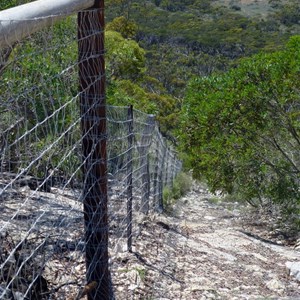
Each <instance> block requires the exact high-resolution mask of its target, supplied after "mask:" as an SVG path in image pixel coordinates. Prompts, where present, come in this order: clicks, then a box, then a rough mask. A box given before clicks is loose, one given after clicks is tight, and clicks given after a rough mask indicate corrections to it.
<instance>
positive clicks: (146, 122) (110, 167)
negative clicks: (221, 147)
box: [0, 14, 181, 300]
mask: <svg viewBox="0 0 300 300" xmlns="http://www.w3.org/2000/svg"><path fill="white" fill-rule="evenodd" d="M90 18H91V19H90V22H91V23H93V22H94V23H95V22H97V18H96V19H94V18H93V16H92V14H91V17H90ZM94 25H95V28H96V27H99V24H94ZM0 26H1V20H0ZM98 33H99V32H98ZM90 34H91V35H93V34H97V32H91V33H90ZM77 43H78V37H77V32H76V18H75V17H74V16H71V17H66V18H65V19H64V20H63V21H60V22H59V23H58V24H56V25H53V26H51V27H50V28H48V29H46V30H42V31H39V32H38V33H36V34H34V35H31V36H29V37H28V38H26V39H25V40H22V41H18V42H16V43H14V44H13V45H9V46H7V47H6V48H4V49H1V50H0V77H1V81H0V211H1V215H0V298H1V299H39V300H42V299H81V298H83V297H84V296H85V295H86V294H88V291H89V290H90V289H93V288H95V286H94V284H95V283H94V282H93V281H92V280H91V278H88V276H87V275H86V274H89V273H88V272H87V267H86V266H87V263H86V259H85V258H86V251H87V249H86V245H87V243H88V241H87V239H86V236H87V230H93V231H97V230H100V229H101V228H100V229H99V228H91V229H89V228H88V227H90V224H88V226H87V225H86V224H85V217H86V211H85V210H84V199H85V198H86V194H88V193H90V191H91V190H92V189H93V187H94V186H96V185H98V184H99V181H101V180H102V179H101V178H98V177H97V174H92V175H93V176H94V177H92V178H94V181H91V180H90V178H91V177H89V182H86V178H87V177H86V174H85V172H90V170H85V163H86V160H88V159H90V156H89V153H88V154H87V155H83V150H82V148H83V144H84V139H85V138H86V137H87V136H89V137H91V136H93V134H94V133H95V131H94V128H95V127H97V126H99V120H98V119H97V118H96V117H94V118H93V116H92V113H93V112H94V110H96V109H98V106H99V103H98V102H97V101H89V102H88V105H89V107H88V108H86V107H82V106H83V104H82V103H81V105H79V102H80V98H82V94H83V93H84V92H85V91H83V92H82V91H80V92H79V91H78V82H79V78H78V69H79V65H80V64H82V63H83V62H82V61H78V60H77V55H78V48H77ZM86 50H87V54H86V55H87V56H88V55H93V53H92V51H91V50H92V49H86ZM88 53H90V54H88ZM99 55H103V53H100V54H99ZM87 56H83V57H84V58H83V59H84V60H88V59H89V57H87ZM94 80H95V82H96V83H97V82H98V81H100V80H101V78H95V79H94ZM90 100H91V99H90ZM92 100H94V99H92ZM91 112H92V113H91ZM106 116H107V124H106V126H107V180H108V190H107V197H108V227H109V244H108V249H107V251H108V252H109V253H116V252H118V251H120V249H122V250H124V249H126V250H128V251H132V247H134V241H135V237H136V236H137V235H138V226H137V224H138V220H139V218H140V216H141V215H145V214H151V213H153V212H156V211H160V212H162V211H163V209H164V207H163V201H162V193H163V187H164V186H166V185H169V186H171V185H172V181H173V180H174V178H175V176H176V174H177V173H178V172H179V171H180V169H181V163H180V161H179V160H177V158H176V155H175V153H174V151H172V149H171V148H170V147H169V146H168V145H167V143H166V141H165V140H164V138H163V136H162V134H161V133H160V131H159V129H158V124H157V122H156V121H155V116H153V115H147V114H145V113H143V112H141V111H137V110H135V109H133V108H132V107H116V106H106ZM84 118H89V119H88V122H90V128H89V130H86V131H84V130H83V131H82V126H83V125H82V124H83V121H82V120H83V119H84ZM85 120H86V119H85ZM105 138H106V136H96V137H94V141H95V142H94V144H92V145H90V151H91V152H93V153H95V151H96V150H95V149H97V147H98V146H99V143H101V141H102V140H103V139H105ZM98 162H99V161H98ZM95 163H97V162H95ZM100 163H103V162H102V161H100ZM104 163H105V162H104ZM91 169H92V165H91ZM83 170H84V171H83ZM98 213H99V214H100V213H101V212H100V211H99V210H98V207H97V206H96V209H95V218H97V216H96V215H97V214H98ZM101 243H104V244H105V242H104V241H98V245H95V248H96V249H95V251H96V252H97V251H105V249H104V250H103V249H102V246H103V245H102V244H101ZM104 247H106V246H105V245H104ZM99 255H100V256H101V253H100V254H99V253H98V254H97V258H99ZM111 256H113V255H111ZM89 267H91V265H89ZM101 276H102V277H103V280H107V278H104V276H105V274H102V275H101V274H100V277H101ZM102 277H101V278H102ZM111 285H112V293H113V290H114V282H111ZM112 297H113V296H112ZM103 299H105V298H103Z"/></svg>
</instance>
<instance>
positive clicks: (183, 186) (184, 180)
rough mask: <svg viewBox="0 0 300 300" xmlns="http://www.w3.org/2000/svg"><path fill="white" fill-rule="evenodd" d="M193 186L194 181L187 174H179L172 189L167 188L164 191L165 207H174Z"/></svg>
mask: <svg viewBox="0 0 300 300" xmlns="http://www.w3.org/2000/svg"><path fill="white" fill-rule="evenodd" d="M191 186H192V179H191V177H190V176H189V175H187V174H186V173H179V174H178V175H177V176H176V177H175V179H174V181H173V185H172V187H165V188H164V190H163V202H164V206H165V207H168V206H170V205H172V204H173V203H174V202H175V201H176V200H178V199H179V198H181V197H182V196H184V195H185V194H187V193H188V192H189V191H190V189H191Z"/></svg>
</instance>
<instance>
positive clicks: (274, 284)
mask: <svg viewBox="0 0 300 300" xmlns="http://www.w3.org/2000/svg"><path fill="white" fill-rule="evenodd" d="M266 287H267V288H268V289H269V290H271V291H280V290H284V288H285V286H284V284H283V283H282V282H281V281H280V280H278V279H276V278H273V279H271V280H269V281H268V282H267V283H266Z"/></svg>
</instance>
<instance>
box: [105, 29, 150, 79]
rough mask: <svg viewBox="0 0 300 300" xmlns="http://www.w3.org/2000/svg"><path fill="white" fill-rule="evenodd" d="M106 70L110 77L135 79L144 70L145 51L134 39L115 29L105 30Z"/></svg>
mask: <svg viewBox="0 0 300 300" xmlns="http://www.w3.org/2000/svg"><path fill="white" fill-rule="evenodd" d="M106 48H107V55H106V57H107V60H108V63H107V71H108V75H109V76H111V77H117V78H123V79H132V80H134V79H136V78H137V77H138V76H140V75H141V73H143V72H144V67H145V51H144V49H142V48H141V47H140V46H139V45H138V43H137V42H136V41H134V40H128V39H124V38H123V37H122V35H121V34H120V33H118V32H116V31H110V30H108V31H106Z"/></svg>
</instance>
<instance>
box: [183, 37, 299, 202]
mask: <svg viewBox="0 0 300 300" xmlns="http://www.w3.org/2000/svg"><path fill="white" fill-rule="evenodd" d="M299 72H300V36H295V37H293V38H291V39H290V41H289V43H288V44H287V46H286V49H285V50H283V51H280V52H276V53H273V54H259V55H256V56H253V57H252V58H249V59H245V60H243V61H242V62H241V63H240V65H239V66H238V67H237V68H235V69H232V70H231V71H229V72H228V73H226V74H223V75H218V74H216V75H212V76H209V77H203V78H197V79H195V80H193V81H192V82H191V83H190V85H189V89H188V95H187V98H186V100H185V102H184V107H183V115H182V130H181V138H182V149H183V151H185V152H187V153H188V155H189V164H190V165H191V166H193V171H194V175H195V176H196V177H197V178H201V177H203V176H204V177H205V178H206V179H207V181H208V184H209V186H210V187H211V189H212V190H213V191H216V190H222V191H225V192H227V193H233V192H236V193H239V194H241V195H243V197H244V200H248V201H252V200H253V199H257V201H256V202H258V203H264V200H265V199H271V200H272V201H273V202H276V203H279V204H284V205H286V206H294V205H295V203H298V204H299V203H300V191H299V182H300V156H299V146H300V127H299V125H300V124H299V123H300V121H299V105H300V97H299V88H300V84H299V74H300V73H299Z"/></svg>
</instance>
